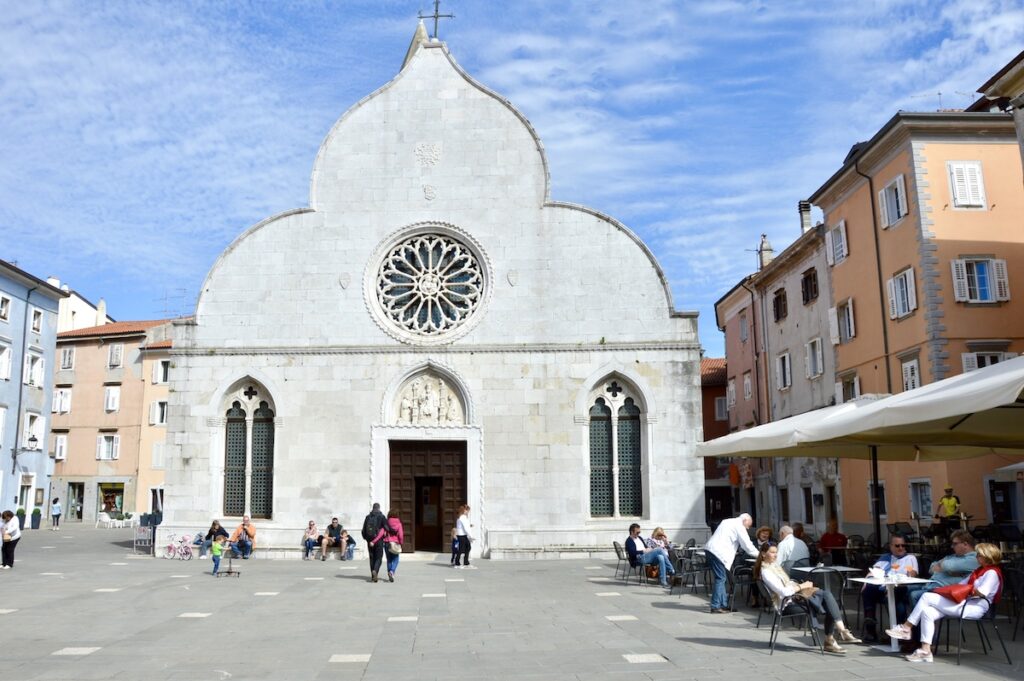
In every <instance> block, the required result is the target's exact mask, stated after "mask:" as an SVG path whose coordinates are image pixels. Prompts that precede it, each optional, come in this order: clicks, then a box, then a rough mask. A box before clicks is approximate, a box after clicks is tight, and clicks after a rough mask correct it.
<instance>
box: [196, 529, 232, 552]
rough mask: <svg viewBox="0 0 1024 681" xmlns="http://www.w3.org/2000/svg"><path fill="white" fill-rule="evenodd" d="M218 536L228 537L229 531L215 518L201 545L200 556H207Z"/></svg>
mask: <svg viewBox="0 0 1024 681" xmlns="http://www.w3.org/2000/svg"><path fill="white" fill-rule="evenodd" d="M217 537H224V538H225V539H227V538H228V531H227V530H225V529H224V528H223V527H221V526H220V521H219V520H214V521H213V522H212V523H211V524H210V529H209V530H208V531H207V532H206V536H205V537H204V538H203V543H202V544H200V545H199V557H200V558H206V552H207V551H209V550H210V546H211V545H212V544H213V542H214V541H215V540H216V539H217Z"/></svg>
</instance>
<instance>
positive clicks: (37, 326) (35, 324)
mask: <svg viewBox="0 0 1024 681" xmlns="http://www.w3.org/2000/svg"><path fill="white" fill-rule="evenodd" d="M42 331H43V311H42V310H39V309H36V308H32V333H42Z"/></svg>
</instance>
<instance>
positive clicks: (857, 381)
mask: <svg viewBox="0 0 1024 681" xmlns="http://www.w3.org/2000/svg"><path fill="white" fill-rule="evenodd" d="M853 396H854V397H860V376H854V377H853Z"/></svg>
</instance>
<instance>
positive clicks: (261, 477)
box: [249, 402, 274, 518]
mask: <svg viewBox="0 0 1024 681" xmlns="http://www.w3.org/2000/svg"><path fill="white" fill-rule="evenodd" d="M250 494H251V496H250V502H249V505H250V513H251V515H253V516H254V517H257V518H269V517H270V516H271V511H272V509H273V507H274V504H273V501H274V412H273V410H271V408H270V405H268V404H267V403H266V402H260V408H259V409H257V410H256V413H255V414H254V415H253V420H252V486H251V492H250Z"/></svg>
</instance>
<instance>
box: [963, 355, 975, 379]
mask: <svg viewBox="0 0 1024 681" xmlns="http://www.w3.org/2000/svg"><path fill="white" fill-rule="evenodd" d="M960 362H961V364H963V367H964V373H965V374H966V373H967V372H968V371H974V370H975V369H977V368H978V356H977V355H976V354H974V353H973V352H963V353H960Z"/></svg>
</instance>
